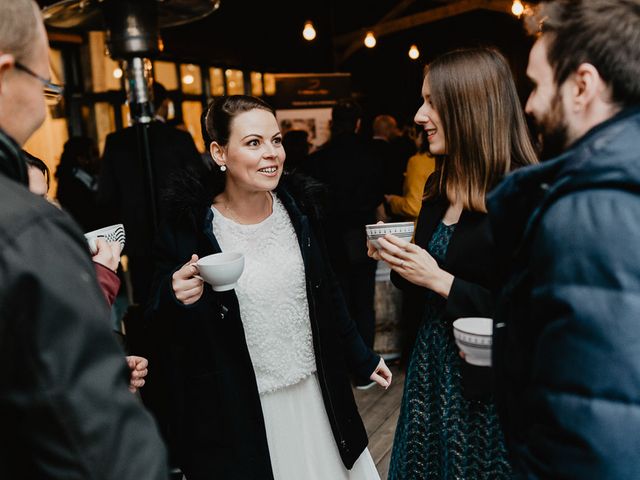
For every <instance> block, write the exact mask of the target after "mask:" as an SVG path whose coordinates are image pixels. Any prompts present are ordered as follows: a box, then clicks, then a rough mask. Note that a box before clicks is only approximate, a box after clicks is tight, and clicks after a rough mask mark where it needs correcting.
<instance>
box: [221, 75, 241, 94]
mask: <svg viewBox="0 0 640 480" xmlns="http://www.w3.org/2000/svg"><path fill="white" fill-rule="evenodd" d="M225 76H226V77H227V94H229V95H242V94H244V75H243V74H242V70H233V69H228V70H227V71H226V72H225Z"/></svg>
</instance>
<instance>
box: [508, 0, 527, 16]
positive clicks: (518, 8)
mask: <svg viewBox="0 0 640 480" xmlns="http://www.w3.org/2000/svg"><path fill="white" fill-rule="evenodd" d="M511 13H513V14H514V15H515V16H516V17H518V18H520V15H522V14H523V13H524V5H523V4H522V2H521V1H520V0H513V3H512V4H511Z"/></svg>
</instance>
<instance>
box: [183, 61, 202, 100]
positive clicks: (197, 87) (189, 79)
mask: <svg viewBox="0 0 640 480" xmlns="http://www.w3.org/2000/svg"><path fill="white" fill-rule="evenodd" d="M180 77H181V79H182V91H183V92H184V93H191V94H194V95H200V94H201V93H202V77H201V76H200V67H199V66H197V65H193V64H186V65H180Z"/></svg>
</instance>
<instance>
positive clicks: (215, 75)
mask: <svg viewBox="0 0 640 480" xmlns="http://www.w3.org/2000/svg"><path fill="white" fill-rule="evenodd" d="M209 80H210V82H211V95H213V96H214V97H219V96H220V95H224V76H223V74H222V69H221V68H210V69H209Z"/></svg>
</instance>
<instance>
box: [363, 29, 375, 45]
mask: <svg viewBox="0 0 640 480" xmlns="http://www.w3.org/2000/svg"><path fill="white" fill-rule="evenodd" d="M376 43H377V42H376V37H374V36H373V32H371V31H369V32H367V36H366V37H364V45H365V47H367V48H373V47H375V46H376Z"/></svg>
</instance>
